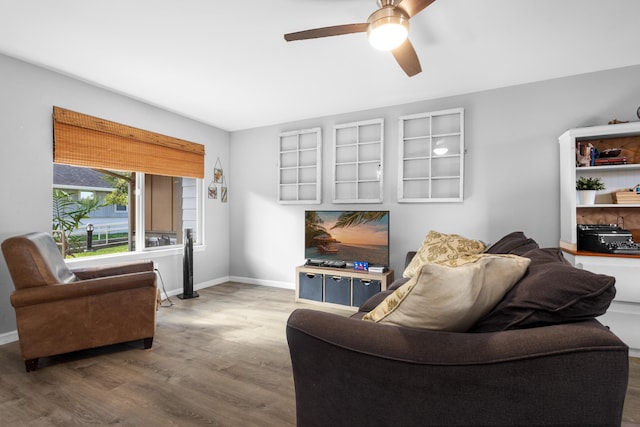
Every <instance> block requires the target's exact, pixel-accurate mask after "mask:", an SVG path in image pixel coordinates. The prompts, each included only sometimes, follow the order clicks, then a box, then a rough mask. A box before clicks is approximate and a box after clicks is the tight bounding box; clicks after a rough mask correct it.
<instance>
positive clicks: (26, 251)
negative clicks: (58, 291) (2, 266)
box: [2, 232, 76, 289]
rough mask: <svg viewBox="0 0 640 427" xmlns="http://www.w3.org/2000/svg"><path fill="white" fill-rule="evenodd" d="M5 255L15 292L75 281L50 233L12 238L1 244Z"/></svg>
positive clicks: (35, 233)
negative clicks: (16, 290)
mask: <svg viewBox="0 0 640 427" xmlns="http://www.w3.org/2000/svg"><path fill="white" fill-rule="evenodd" d="M2 253H3V255H4V258H5V260H6V262H7V267H8V268H9V273H10V274H11V279H13V284H14V286H15V288H16V289H25V288H31V287H36V286H46V285H53V284H56V283H69V282H73V281H75V280H76V276H75V275H74V274H73V272H71V270H69V268H68V267H67V265H66V264H65V262H64V259H63V258H62V255H61V254H60V251H59V250H58V247H57V245H56V242H54V240H53V238H52V237H51V235H49V234H47V233H43V232H34V233H28V234H24V235H21V236H15V237H10V238H8V239H6V240H5V241H4V242H2Z"/></svg>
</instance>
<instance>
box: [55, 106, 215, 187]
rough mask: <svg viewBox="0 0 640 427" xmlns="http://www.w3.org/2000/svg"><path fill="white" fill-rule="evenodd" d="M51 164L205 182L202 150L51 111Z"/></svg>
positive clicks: (167, 138)
mask: <svg viewBox="0 0 640 427" xmlns="http://www.w3.org/2000/svg"><path fill="white" fill-rule="evenodd" d="M53 161H54V163H62V164H66V165H74V166H87V167H92V168H97V169H111V170H119V171H132V172H144V173H150V174H155V175H167V176H182V177H190V178H204V146H203V145H202V144H196V143H193V142H189V141H184V140H181V139H178V138H172V137H170V136H166V135H161V134H158V133H154V132H149V131H146V130H142V129H137V128H134V127H131V126H125V125H122V124H120V123H115V122H110V121H108V120H103V119H99V118H97V117H92V116H87V115H85V114H81V113H76V112H74V111H70V110H65V109H64V108H60V107H53Z"/></svg>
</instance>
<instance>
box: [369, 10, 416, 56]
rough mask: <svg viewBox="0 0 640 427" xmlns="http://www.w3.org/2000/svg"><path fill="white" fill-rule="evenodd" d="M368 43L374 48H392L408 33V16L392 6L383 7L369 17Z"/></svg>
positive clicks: (403, 39)
mask: <svg viewBox="0 0 640 427" xmlns="http://www.w3.org/2000/svg"><path fill="white" fill-rule="evenodd" d="M367 34H368V35H369V43H371V45H372V46H373V47H375V48H376V49H380V50H393V49H395V48H397V47H398V46H400V45H401V44H402V43H404V41H405V40H406V39H407V36H408V35H409V18H408V17H406V16H405V15H404V14H402V13H401V12H399V11H398V10H397V9H394V8H392V7H383V8H382V9H379V10H378V11H376V12H374V13H373V14H372V15H371V16H370V17H369V28H368V29H367Z"/></svg>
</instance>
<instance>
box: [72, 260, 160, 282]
mask: <svg viewBox="0 0 640 427" xmlns="http://www.w3.org/2000/svg"><path fill="white" fill-rule="evenodd" d="M71 271H72V272H73V274H75V275H76V277H77V278H78V279H80V280H86V279H95V278H97V277H107V276H118V275H121V274H128V273H140V272H142V271H153V261H134V262H128V263H123V264H117V265H105V266H100V267H90V268H78V269H74V270H71Z"/></svg>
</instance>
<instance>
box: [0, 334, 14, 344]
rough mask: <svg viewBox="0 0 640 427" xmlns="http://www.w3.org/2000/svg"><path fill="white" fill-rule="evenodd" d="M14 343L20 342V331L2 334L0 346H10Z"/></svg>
mask: <svg viewBox="0 0 640 427" xmlns="http://www.w3.org/2000/svg"><path fill="white" fill-rule="evenodd" d="M14 341H18V331H11V332H6V333H4V334H0V345H3V344H9V343H10V342H14Z"/></svg>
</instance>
